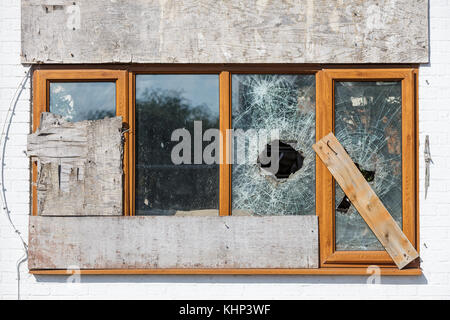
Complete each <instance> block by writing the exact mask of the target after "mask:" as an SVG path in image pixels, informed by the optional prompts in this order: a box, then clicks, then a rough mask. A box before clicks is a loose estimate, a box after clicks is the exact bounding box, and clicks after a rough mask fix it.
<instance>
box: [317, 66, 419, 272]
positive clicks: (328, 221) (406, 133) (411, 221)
mask: <svg viewBox="0 0 450 320" xmlns="http://www.w3.org/2000/svg"><path fill="white" fill-rule="evenodd" d="M321 78H322V81H321V86H322V89H321V96H320V99H319V104H320V105H319V108H318V109H317V112H318V119H319V120H318V123H319V126H318V127H317V130H318V136H319V137H323V136H325V135H326V134H328V133H329V132H330V131H332V132H334V114H335V112H334V83H335V81H341V80H343V81H401V84H402V224H403V226H402V230H403V233H404V234H405V236H406V237H407V238H408V239H409V241H410V242H411V244H412V245H413V246H414V247H415V248H416V249H417V245H416V234H417V233H416V220H417V219H416V201H417V196H416V194H415V192H416V183H417V181H416V180H417V177H416V170H415V166H416V157H415V153H416V150H415V149H416V139H415V131H416V113H415V109H416V102H415V99H414V96H415V83H414V78H415V75H414V69H359V70H348V69H347V70H340V69H327V70H323V71H322V73H321ZM317 180H318V183H317V184H316V192H317V205H318V207H319V208H317V214H318V216H319V230H320V232H319V242H320V263H321V266H322V267H339V266H343V267H345V266H347V267H349V266H355V265H368V264H378V265H387V266H395V264H394V263H393V261H392V259H391V257H390V256H389V255H388V253H387V252H386V251H370V250H368V251H337V250H336V248H335V242H336V240H335V190H334V189H335V180H334V179H333V177H332V175H331V173H330V172H329V170H328V169H327V167H326V166H325V165H324V164H323V162H322V161H321V160H320V159H318V163H317ZM319 186H320V187H319Z"/></svg>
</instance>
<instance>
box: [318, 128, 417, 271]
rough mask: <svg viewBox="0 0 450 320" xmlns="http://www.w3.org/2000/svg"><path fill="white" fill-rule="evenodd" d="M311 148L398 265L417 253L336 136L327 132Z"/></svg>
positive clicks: (402, 265) (404, 263)
mask: <svg viewBox="0 0 450 320" xmlns="http://www.w3.org/2000/svg"><path fill="white" fill-rule="evenodd" d="M313 149H314V150H315V151H316V153H317V154H318V155H319V157H320V158H321V160H322V161H323V163H324V164H325V165H326V166H327V168H328V170H330V172H331V174H332V175H333V177H334V178H335V179H336V181H337V182H338V183H339V185H340V186H341V188H342V190H343V191H344V192H345V194H346V195H347V197H348V198H349V199H350V201H351V202H352V204H353V205H354V206H355V208H356V209H357V210H358V212H359V214H360V215H361V216H362V217H363V219H364V220H365V221H366V223H367V225H368V226H369V227H370V229H371V230H372V231H373V233H374V234H375V235H376V237H377V238H378V240H379V241H380V243H381V244H382V245H383V246H384V248H385V249H386V251H387V252H388V253H389V255H390V256H391V257H392V259H393V260H394V262H395V264H396V265H397V267H398V268H399V269H402V268H404V267H405V266H406V265H408V264H409V263H410V262H412V261H414V260H415V259H417V258H418V257H419V254H418V253H417V251H416V249H415V248H414V247H413V245H412V244H411V242H410V241H409V240H408V238H407V237H406V236H405V235H404V234H403V232H402V230H401V229H400V227H399V226H398V225H397V223H396V222H395V221H394V219H393V218H392V216H391V215H390V214H389V212H388V211H387V209H386V208H385V207H384V205H383V203H382V202H381V201H380V199H379V198H378V197H377V195H376V194H375V192H374V191H373V190H372V188H371V187H370V185H369V184H368V183H367V182H366V180H365V178H364V177H363V175H362V174H361V172H360V171H359V170H358V168H357V167H356V165H355V164H354V163H353V161H352V160H351V158H350V156H349V155H348V154H347V152H346V151H345V150H344V148H343V147H342V145H341V144H340V143H339V141H338V140H337V139H336V137H335V136H334V134H333V133H329V134H328V135H326V136H325V137H323V138H322V139H321V140H319V141H318V142H317V143H316V144H314V145H313Z"/></svg>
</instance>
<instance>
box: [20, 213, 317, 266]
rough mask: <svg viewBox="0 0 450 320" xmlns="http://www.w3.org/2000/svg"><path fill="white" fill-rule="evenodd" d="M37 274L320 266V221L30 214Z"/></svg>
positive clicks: (31, 262) (31, 255)
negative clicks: (74, 270) (44, 271)
mask: <svg viewBox="0 0 450 320" xmlns="http://www.w3.org/2000/svg"><path fill="white" fill-rule="evenodd" d="M29 237H30V239H29V269H66V268H68V267H69V266H72V267H73V266H77V267H79V268H80V269H136V268H137V269H141V268H318V263H319V257H318V254H319V247H318V219H317V216H282V217H280V216H270V217H164V216H159V217H149V216H145V217H144V216H142V217H43V216H31V217H30V232H29Z"/></svg>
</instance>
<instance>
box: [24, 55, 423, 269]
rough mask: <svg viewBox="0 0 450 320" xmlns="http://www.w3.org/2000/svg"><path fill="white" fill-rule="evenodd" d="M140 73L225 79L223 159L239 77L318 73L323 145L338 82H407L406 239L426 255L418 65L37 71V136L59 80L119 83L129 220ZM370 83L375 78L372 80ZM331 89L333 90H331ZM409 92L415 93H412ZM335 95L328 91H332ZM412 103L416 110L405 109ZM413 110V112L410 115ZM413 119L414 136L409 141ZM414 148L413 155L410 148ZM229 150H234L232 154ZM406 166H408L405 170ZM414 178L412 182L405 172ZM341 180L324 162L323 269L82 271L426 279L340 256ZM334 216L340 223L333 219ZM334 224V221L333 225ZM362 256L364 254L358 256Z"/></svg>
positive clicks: (319, 166)
mask: <svg viewBox="0 0 450 320" xmlns="http://www.w3.org/2000/svg"><path fill="white" fill-rule="evenodd" d="M137 74H218V76H219V110H220V111H219V112H220V113H219V117H220V131H221V133H222V137H221V138H222V141H221V143H220V146H221V147H220V148H221V149H220V151H221V156H220V157H221V159H222V160H226V159H227V157H229V153H227V152H223V147H224V146H228V145H229V141H230V139H229V137H227V135H226V131H227V129H231V128H232V121H231V116H232V113H231V110H232V109H231V108H232V106H231V77H232V74H315V76H316V141H318V140H320V139H321V138H322V137H323V136H325V135H326V134H327V133H329V132H330V131H333V132H334V123H333V116H334V110H333V100H334V99H333V91H330V90H333V81H334V80H336V79H342V80H358V79H359V80H362V79H364V80H374V79H379V80H381V79H384V80H393V79H397V80H401V81H402V180H403V182H402V183H403V190H402V194H403V207H404V206H405V202H406V201H405V200H404V199H405V191H406V189H405V188H404V185H405V183H406V182H405V180H408V181H407V183H408V189H407V190H408V195H407V198H408V199H410V200H409V202H410V203H409V205H408V210H407V212H405V211H403V227H405V216H407V215H408V217H406V218H407V219H406V221H407V222H406V225H407V229H406V230H405V234H406V236H407V237H408V239H409V240H410V241H411V243H412V244H413V246H414V247H415V248H416V250H419V248H418V243H419V219H418V211H419V210H418V196H419V193H418V181H417V180H418V160H417V159H418V117H417V115H418V107H417V102H418V97H417V86H418V79H417V78H418V66H416V65H383V66H377V65H365V66H363V65H361V66H358V65H296V64H295V65H294V64H292V65H290V64H262V65H261V64H254V65H225V64H220V65H219V64H217V65H216V64H213V65H210V64H178V65H176V64H175V65H174V64H158V65H114V66H112V67H111V66H108V65H90V66H65V65H57V66H52V65H45V66H38V67H34V73H33V112H32V114H33V132H34V131H35V130H36V129H37V128H38V126H39V119H40V113H41V112H43V111H47V110H48V103H49V83H50V82H53V81H84V80H85V81H108V80H114V81H116V114H117V115H118V116H119V115H120V116H122V117H123V122H124V123H125V124H126V125H128V129H129V131H128V132H127V133H128V134H125V144H124V158H123V161H124V194H123V196H124V216H134V215H135V199H134V195H135V183H134V182H135V166H134V165H133V164H134V161H135V134H134V128H135V90H136V75H137ZM367 76H370V79H369V78H364V77H367ZM330 84H331V88H330ZM405 85H407V88H406V86H405ZM327 90H328V91H327ZM404 98H407V101H408V103H407V104H404V103H403V101H404ZM406 109H407V110H406ZM404 114H408V127H407V128H406V130H408V132H409V133H408V136H407V137H406V135H403V132H404V131H403V130H405V126H406V123H405V122H404V121H403V117H404ZM405 140H406V143H408V148H405V147H403V144H404V143H405ZM406 149H408V150H409V151H410V154H409V156H408V157H407V158H405V157H404V155H405V152H406ZM226 150H229V148H227V149H226ZM405 161H408V163H407V164H406V165H405ZM231 166H232V165H231V164H229V161H228V162H227V161H221V164H220V168H219V216H228V215H231V211H232V210H231V209H232V207H231V194H232V192H231V187H232V186H231V169H232V167H231ZM406 166H407V167H408V168H409V169H408V172H410V173H411V175H410V176H405V170H404V168H405V167H406ZM36 177H37V166H36V164H35V163H33V165H32V179H33V186H32V214H33V215H37V199H36V195H37V194H36V187H35V182H36ZM330 209H334V180H333V179H332V176H331V174H330V173H329V171H328V169H327V168H326V167H325V165H324V164H323V163H322V162H321V160H320V158H319V157H318V156H317V155H316V215H317V216H318V217H319V248H320V249H319V259H320V261H319V262H320V264H319V269H145V270H112V269H111V270H82V271H81V272H82V273H85V274H329V275H365V274H368V272H367V267H368V266H369V265H373V264H376V265H379V267H380V268H381V274H385V275H420V274H421V271H420V269H419V264H416V265H414V266H411V268H409V269H403V270H398V269H397V268H396V267H395V265H394V264H393V262H392V259H391V258H390V257H389V256H388V255H387V253H386V252H383V251H363V252H361V251H354V252H353V253H352V252H349V251H344V252H343V253H341V252H339V253H336V252H335V250H334V218H333V217H334V210H330ZM330 213H332V217H331V214H330ZM330 217H331V218H330ZM355 252H356V253H355ZM31 273H38V274H65V270H62V271H61V270H46V271H44V270H33V271H31Z"/></svg>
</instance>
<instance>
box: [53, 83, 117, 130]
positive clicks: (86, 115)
mask: <svg viewBox="0 0 450 320" xmlns="http://www.w3.org/2000/svg"><path fill="white" fill-rule="evenodd" d="M115 99H116V94H115V84H114V83H112V82H60V83H57V82H55V83H50V112H53V113H56V114H59V115H61V116H63V117H64V118H65V119H66V120H67V121H71V122H77V121H83V120H97V119H103V118H105V117H114V116H115V114H116V101H115Z"/></svg>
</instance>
